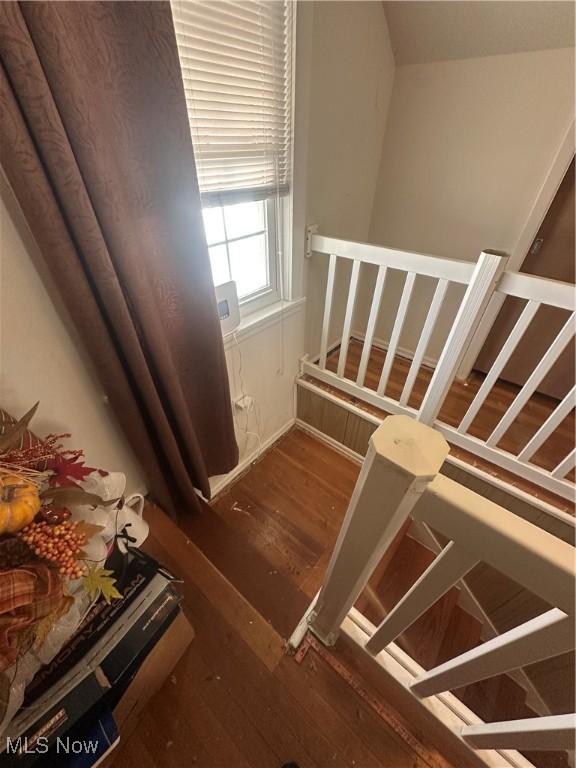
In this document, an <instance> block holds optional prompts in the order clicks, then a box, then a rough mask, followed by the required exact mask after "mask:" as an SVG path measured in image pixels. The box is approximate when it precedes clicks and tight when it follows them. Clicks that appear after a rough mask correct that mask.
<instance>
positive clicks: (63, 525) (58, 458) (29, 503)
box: [0, 404, 121, 673]
mask: <svg viewBox="0 0 576 768" xmlns="http://www.w3.org/2000/svg"><path fill="white" fill-rule="evenodd" d="M37 407H38V404H36V405H35V406H34V407H33V408H32V409H31V410H30V411H29V412H28V413H27V414H26V415H25V416H23V417H22V418H21V419H20V420H19V421H14V420H13V419H11V418H10V417H8V416H7V415H6V414H5V413H4V412H3V411H1V410H0V673H2V672H3V671H4V670H5V669H7V668H8V667H9V666H11V665H12V664H13V663H14V662H15V661H16V660H17V659H18V657H19V656H20V655H21V654H22V653H25V652H26V651H27V650H28V649H29V648H31V647H33V646H35V645H36V646H38V645H39V644H41V643H42V642H43V640H44V639H45V638H46V635H47V633H48V632H49V631H50V629H51V628H52V627H53V625H54V623H55V622H56V621H57V620H58V619H59V618H60V617H61V616H63V615H64V614H65V613H66V612H67V611H68V609H69V607H70V605H71V603H72V601H73V598H72V597H71V595H70V589H69V585H71V584H72V583H73V582H74V585H75V586H77V584H78V583H81V584H82V586H83V588H84V590H85V591H86V593H87V594H88V596H89V598H90V599H92V600H94V599H98V598H99V597H102V598H103V599H104V600H106V601H108V602H109V601H110V600H112V599H115V598H119V597H121V595H120V593H119V592H118V590H117V589H116V586H115V580H114V577H113V574H112V572H111V571H109V570H106V569H105V568H103V567H102V566H103V563H97V562H90V561H89V560H88V559H87V556H86V553H85V551H84V548H85V547H86V545H87V544H88V542H89V541H90V539H91V538H92V537H93V536H95V535H96V534H98V533H100V532H101V530H102V529H101V528H100V526H97V525H92V524H89V523H88V522H86V521H84V520H82V519H77V516H76V519H71V518H72V512H71V508H74V506H80V508H83V507H89V508H90V507H96V506H101V505H104V506H111V505H116V504H118V502H119V501H120V500H118V499H117V500H114V501H113V502H104V501H103V500H102V499H101V498H100V497H99V496H97V495H95V494H94V493H88V492H86V491H85V490H84V489H83V488H82V483H83V482H84V481H85V480H86V478H87V477H88V476H89V475H91V474H92V473H94V472H97V473H99V474H100V475H102V476H105V475H106V474H107V473H106V472H103V471H102V470H99V469H96V468H94V467H89V466H86V464H85V462H84V454H83V451H81V450H70V449H68V448H65V447H64V446H63V445H62V441H63V440H65V439H67V438H69V437H70V435H68V434H61V435H48V436H47V437H46V438H45V439H43V440H40V439H38V438H36V437H35V436H34V435H33V434H32V433H31V432H30V431H29V429H28V425H29V423H30V421H31V419H32V417H33V416H34V414H35V413H36V410H37ZM78 579H82V581H81V582H78V581H77V580H78Z"/></svg>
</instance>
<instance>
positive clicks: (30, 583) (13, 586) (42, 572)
mask: <svg viewBox="0 0 576 768" xmlns="http://www.w3.org/2000/svg"><path fill="white" fill-rule="evenodd" d="M67 600H68V598H67V597H66V596H65V595H64V594H63V591H62V579H61V578H60V576H59V575H58V573H57V572H56V571H55V570H54V569H52V568H49V567H48V566H46V565H44V564H43V563H37V564H34V565H29V566H25V567H24V566H22V567H20V568H13V569H11V570H6V571H0V672H3V671H4V670H5V669H7V668H8V667H10V666H11V665H12V664H14V662H15V661H16V659H17V658H18V656H19V655H20V653H21V651H22V646H23V644H24V642H25V640H26V638H29V637H30V636H31V635H32V634H33V631H34V627H35V625H37V624H38V623H39V622H40V621H42V619H45V618H46V617H48V616H50V615H52V614H54V616H55V617H57V616H58V615H60V613H62V611H63V608H64V606H65V605H66V603H67Z"/></svg>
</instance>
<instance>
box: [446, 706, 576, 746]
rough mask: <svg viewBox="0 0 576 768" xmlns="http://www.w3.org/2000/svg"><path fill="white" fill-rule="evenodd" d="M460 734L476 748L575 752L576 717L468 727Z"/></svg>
mask: <svg viewBox="0 0 576 768" xmlns="http://www.w3.org/2000/svg"><path fill="white" fill-rule="evenodd" d="M460 735H461V736H462V738H463V739H464V741H466V742H467V743H468V744H470V746H471V747H474V748H475V749H522V750H526V751H531V750H544V751H546V750H560V749H566V750H573V749H574V746H575V741H576V714H569V715H546V716H544V717H527V718H525V719H523V720H503V721H501V722H499V723H483V724H482V725H467V726H465V727H464V728H462V730H461V731H460Z"/></svg>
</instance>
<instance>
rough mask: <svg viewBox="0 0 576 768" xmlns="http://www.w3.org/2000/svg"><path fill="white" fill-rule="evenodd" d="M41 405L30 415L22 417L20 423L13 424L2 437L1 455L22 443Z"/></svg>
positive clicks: (32, 409)
mask: <svg viewBox="0 0 576 768" xmlns="http://www.w3.org/2000/svg"><path fill="white" fill-rule="evenodd" d="M39 405H40V403H36V405H34V406H32V408H30V410H29V411H28V413H25V414H24V416H22V418H21V419H20V421H17V422H16V424H13V425H12V426H11V427H9V428H8V429H7V430H6V431H5V432H4V433H3V434H2V435H0V453H4V452H5V451H8V450H9V449H10V448H13V447H14V446H15V445H16V444H17V443H18V442H19V441H20V439H21V438H22V435H23V434H24V432H26V430H27V429H28V424H29V423H30V421H31V420H32V417H33V416H34V414H35V413H36V411H37V409H38V406H39Z"/></svg>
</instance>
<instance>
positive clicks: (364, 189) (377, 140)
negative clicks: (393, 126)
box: [296, 0, 394, 352]
mask: <svg viewBox="0 0 576 768" xmlns="http://www.w3.org/2000/svg"><path fill="white" fill-rule="evenodd" d="M309 77H310V99H311V100H310V113H309V133H308V180H307V189H306V193H307V216H306V218H307V221H308V223H315V224H317V225H318V227H319V231H320V232H322V233H323V234H329V235H333V236H335V237H342V238H345V239H349V240H361V241H362V240H366V239H367V238H368V233H369V228H370V219H371V212H372V202H373V198H374V190H375V187H376V183H377V179H378V172H379V167H380V155H381V151H382V137H383V134H384V129H385V125H386V116H387V112H388V105H389V101H390V95H391V92H392V82H393V78H394V58H393V56H392V49H391V47H390V39H389V35H388V27H387V24H386V17H385V15H384V9H383V6H382V3H377V2H365V1H362V0H359V1H358V2H314V3H313V32H312V56H311V69H310V73H309ZM296 149H298V148H296ZM326 270H327V257H321V256H318V257H315V258H314V259H313V260H311V262H310V263H309V272H308V312H307V314H308V348H309V351H311V352H314V351H318V343H319V329H320V322H321V320H320V318H321V313H322V302H323V290H324V286H325V284H326ZM345 284H346V274H345V270H343V274H342V275H341V279H340V280H339V281H338V285H337V290H336V296H337V300H336V302H335V308H334V318H335V325H337V321H338V318H339V317H341V316H342V312H343V308H344V301H345V296H344V290H345Z"/></svg>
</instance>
